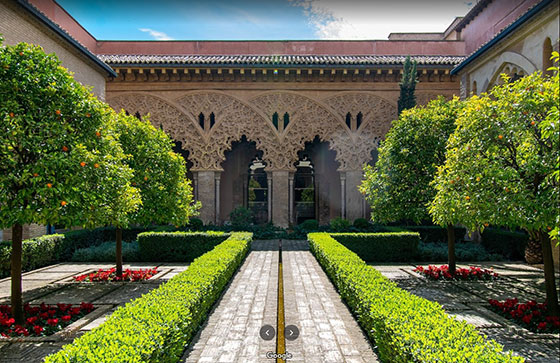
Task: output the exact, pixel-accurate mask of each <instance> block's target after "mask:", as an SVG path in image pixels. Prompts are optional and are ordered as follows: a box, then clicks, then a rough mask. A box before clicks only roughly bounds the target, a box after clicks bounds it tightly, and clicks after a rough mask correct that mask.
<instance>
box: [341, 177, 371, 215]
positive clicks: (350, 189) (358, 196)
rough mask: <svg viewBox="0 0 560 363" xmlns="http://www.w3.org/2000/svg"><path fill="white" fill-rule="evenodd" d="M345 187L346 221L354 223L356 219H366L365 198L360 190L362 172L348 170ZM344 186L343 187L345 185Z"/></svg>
mask: <svg viewBox="0 0 560 363" xmlns="http://www.w3.org/2000/svg"><path fill="white" fill-rule="evenodd" d="M345 174H346V181H345V183H344V184H345V186H343V187H342V188H343V190H344V188H345V194H346V195H345V197H346V198H345V201H346V203H345V204H346V219H348V220H349V221H354V220H355V219H356V218H366V217H365V216H364V211H363V206H364V196H363V195H362V193H360V191H359V190H358V186H359V185H360V184H361V183H362V174H363V172H362V171H361V170H347V171H346V172H345ZM341 184H342V172H341ZM344 184H343V185H344Z"/></svg>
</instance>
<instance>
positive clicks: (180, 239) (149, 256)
mask: <svg viewBox="0 0 560 363" xmlns="http://www.w3.org/2000/svg"><path fill="white" fill-rule="evenodd" d="M228 237H229V234H225V233H224V232H144V233H140V234H139V235H138V254H139V258H140V259H141V260H142V261H146V262H152V261H153V262H191V261H193V260H194V259H195V258H197V257H199V256H202V255H203V254H205V253H206V252H208V251H210V250H211V249H212V248H214V247H215V246H216V245H218V244H220V243H221V242H223V241H224V240H225V239H227V238H228Z"/></svg>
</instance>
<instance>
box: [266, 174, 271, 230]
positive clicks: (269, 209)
mask: <svg viewBox="0 0 560 363" xmlns="http://www.w3.org/2000/svg"><path fill="white" fill-rule="evenodd" d="M266 181H267V187H268V190H267V192H266V197H267V207H268V222H269V223H270V222H272V175H271V173H270V172H267V173H266Z"/></svg>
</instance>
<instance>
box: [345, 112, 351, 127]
mask: <svg viewBox="0 0 560 363" xmlns="http://www.w3.org/2000/svg"><path fill="white" fill-rule="evenodd" d="M346 126H348V128H349V129H352V114H351V113H350V112H348V113H347V114H346Z"/></svg>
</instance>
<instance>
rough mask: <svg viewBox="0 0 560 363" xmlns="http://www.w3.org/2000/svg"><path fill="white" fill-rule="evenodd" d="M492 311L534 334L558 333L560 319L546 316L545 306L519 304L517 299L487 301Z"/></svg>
mask: <svg viewBox="0 0 560 363" xmlns="http://www.w3.org/2000/svg"><path fill="white" fill-rule="evenodd" d="M488 302H489V303H490V306H491V307H492V310H494V311H495V312H497V313H498V314H500V315H502V316H505V317H506V318H508V319H511V320H514V321H515V322H517V323H518V324H520V325H521V326H523V327H525V328H527V329H528V330H530V331H532V332H536V333H560V319H559V318H558V317H557V316H550V315H546V310H547V308H546V304H537V302H536V301H535V300H531V301H529V302H527V303H525V304H520V303H519V300H518V299H507V300H505V301H498V300H494V299H489V300H488Z"/></svg>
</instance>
